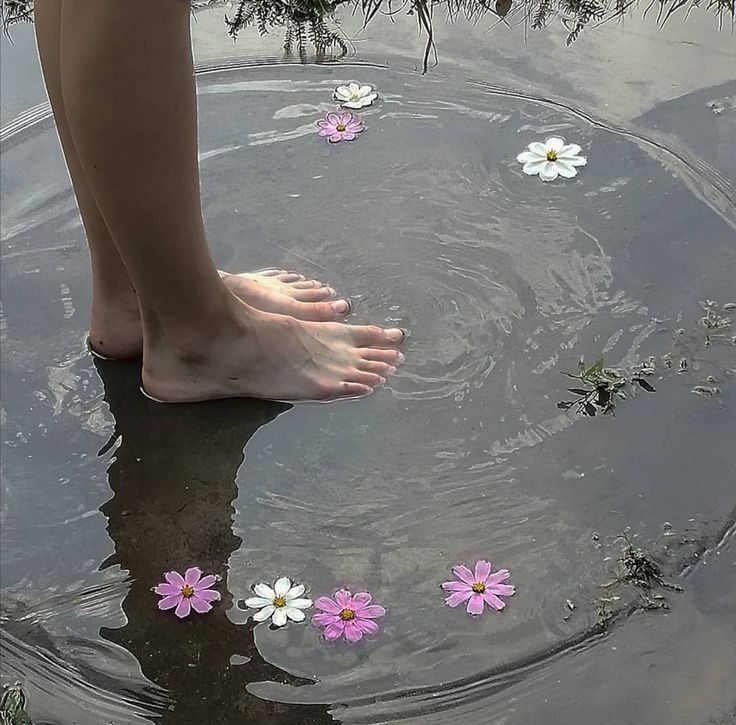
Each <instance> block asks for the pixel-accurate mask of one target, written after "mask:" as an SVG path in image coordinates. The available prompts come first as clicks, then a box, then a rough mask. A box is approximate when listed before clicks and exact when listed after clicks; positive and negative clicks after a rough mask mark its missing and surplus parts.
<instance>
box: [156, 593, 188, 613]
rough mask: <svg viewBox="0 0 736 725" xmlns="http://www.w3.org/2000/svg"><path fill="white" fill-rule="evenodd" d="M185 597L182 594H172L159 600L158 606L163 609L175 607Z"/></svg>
mask: <svg viewBox="0 0 736 725" xmlns="http://www.w3.org/2000/svg"><path fill="white" fill-rule="evenodd" d="M183 598H184V597H182V595H181V594H172V595H171V596H169V597H164V598H163V599H160V600H159V602H158V608H159V609H162V610H166V609H173V608H174V607H175V606H176V605H177V604H179V601H180V600H181V599H183Z"/></svg>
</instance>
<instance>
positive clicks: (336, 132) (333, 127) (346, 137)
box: [317, 111, 363, 143]
mask: <svg viewBox="0 0 736 725" xmlns="http://www.w3.org/2000/svg"><path fill="white" fill-rule="evenodd" d="M317 126H319V135H320V136H325V137H327V139H328V140H329V141H331V142H332V143H337V142H338V141H352V140H353V139H355V138H356V137H357V135H358V134H359V133H360V132H361V131H362V130H363V120H362V119H361V117H360V116H358V115H356V114H355V113H351V112H350V111H344V112H342V113H328V114H327V115H326V116H325V117H324V118H323V119H322V120H321V121H317Z"/></svg>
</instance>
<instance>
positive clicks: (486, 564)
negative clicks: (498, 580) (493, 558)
mask: <svg viewBox="0 0 736 725" xmlns="http://www.w3.org/2000/svg"><path fill="white" fill-rule="evenodd" d="M490 573H491V562H490V561H486V560H485V559H481V560H480V561H478V562H476V564H475V581H477V582H485V580H486V579H488V575H489V574H490Z"/></svg>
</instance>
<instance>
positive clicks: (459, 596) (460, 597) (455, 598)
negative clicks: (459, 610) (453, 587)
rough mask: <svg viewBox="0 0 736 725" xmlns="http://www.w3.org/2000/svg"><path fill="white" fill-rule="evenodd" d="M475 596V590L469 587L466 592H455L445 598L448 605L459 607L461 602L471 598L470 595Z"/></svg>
mask: <svg viewBox="0 0 736 725" xmlns="http://www.w3.org/2000/svg"><path fill="white" fill-rule="evenodd" d="M472 596H473V590H472V589H467V590H465V591H464V592H455V593H454V594H450V596H449V597H447V599H445V604H446V605H447V606H448V607H457V606H458V605H459V604H462V603H463V602H465V601H467V600H468V599H470V597H472Z"/></svg>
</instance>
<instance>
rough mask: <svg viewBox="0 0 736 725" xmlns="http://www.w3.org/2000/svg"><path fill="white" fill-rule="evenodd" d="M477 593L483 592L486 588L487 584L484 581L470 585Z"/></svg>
mask: <svg viewBox="0 0 736 725" xmlns="http://www.w3.org/2000/svg"><path fill="white" fill-rule="evenodd" d="M470 588H471V589H472V590H473V591H474V592H475V593H476V594H483V592H484V591H485V590H486V585H485V584H484V583H483V582H475V584H473V586H472V587H470Z"/></svg>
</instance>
